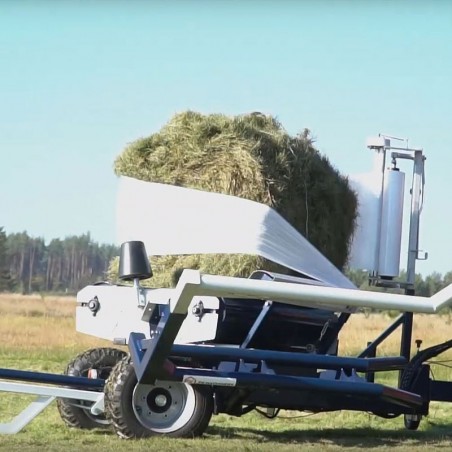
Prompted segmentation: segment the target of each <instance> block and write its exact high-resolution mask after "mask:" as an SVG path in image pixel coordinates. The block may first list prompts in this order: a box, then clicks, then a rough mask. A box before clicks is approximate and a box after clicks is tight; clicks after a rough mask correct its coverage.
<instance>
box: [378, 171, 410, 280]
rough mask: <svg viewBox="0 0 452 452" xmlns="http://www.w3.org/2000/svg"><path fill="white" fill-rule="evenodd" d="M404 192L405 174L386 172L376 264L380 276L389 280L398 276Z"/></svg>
mask: <svg viewBox="0 0 452 452" xmlns="http://www.w3.org/2000/svg"><path fill="white" fill-rule="evenodd" d="M404 191H405V173H403V172H401V171H398V170H389V171H386V172H385V177H384V188H383V206H382V214H381V231H380V252H379V264H378V274H379V275H380V276H386V277H391V278H392V277H396V276H399V271H400V248H401V243H402V221H403V197H404Z"/></svg>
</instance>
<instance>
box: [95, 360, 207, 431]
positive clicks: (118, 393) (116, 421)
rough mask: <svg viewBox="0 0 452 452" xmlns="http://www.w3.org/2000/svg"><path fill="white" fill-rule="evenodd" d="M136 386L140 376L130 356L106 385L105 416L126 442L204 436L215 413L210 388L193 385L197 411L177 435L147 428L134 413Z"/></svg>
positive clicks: (111, 375) (119, 365)
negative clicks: (162, 437)
mask: <svg viewBox="0 0 452 452" xmlns="http://www.w3.org/2000/svg"><path fill="white" fill-rule="evenodd" d="M136 384H137V377H136V374H135V370H134V368H133V364H132V359H131V357H130V356H127V357H125V358H124V359H122V360H121V361H120V362H119V363H118V364H117V365H116V367H115V368H114V369H113V370H112V372H111V374H110V376H109V378H108V380H107V382H106V383H105V388H104V391H105V400H104V403H105V413H106V416H107V419H109V420H110V422H111V424H112V425H113V428H114V430H115V431H116V433H117V435H118V436H119V437H121V438H124V439H132V438H147V437H150V436H168V437H173V438H194V437H198V436H201V435H202V434H203V433H204V431H205V430H206V428H207V426H208V425H209V422H210V418H211V417H212V413H213V396H212V391H211V389H210V388H209V387H207V386H199V385H197V386H196V385H194V386H193V390H194V393H195V410H194V413H193V415H192V417H191V418H190V420H189V421H188V422H187V423H186V424H185V425H184V426H182V427H181V428H180V429H178V430H175V431H173V432H168V433H159V432H155V431H153V430H150V429H148V428H146V427H144V426H143V425H142V424H141V423H140V422H139V420H138V419H137V417H136V415H135V413H134V411H133V407H132V400H133V391H134V389H135V386H136Z"/></svg>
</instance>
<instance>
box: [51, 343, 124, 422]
mask: <svg viewBox="0 0 452 452" xmlns="http://www.w3.org/2000/svg"><path fill="white" fill-rule="evenodd" d="M126 355H127V353H126V352H124V351H122V350H118V349H116V348H94V349H92V350H88V351H86V352H84V353H82V354H80V355H78V356H77V357H76V358H75V359H74V360H73V361H72V362H71V363H69V364H68V366H67V368H66V370H65V374H66V375H71V376H74V377H88V374H89V373H92V372H93V371H94V372H95V374H96V378H102V379H104V380H106V379H107V378H108V376H109V375H110V372H111V370H112V369H113V367H114V366H115V365H116V364H117V363H118V362H119V361H120V360H121V359H122V358H124V356H126ZM57 406H58V411H59V413H60V416H61V419H62V420H63V421H64V423H65V424H66V425H67V426H68V427H72V428H80V429H93V428H105V427H108V426H109V425H110V422H109V421H108V420H107V419H106V417H105V415H103V414H100V415H94V414H92V413H91V411H90V408H91V406H92V402H86V401H83V400H73V399H58V400H57Z"/></svg>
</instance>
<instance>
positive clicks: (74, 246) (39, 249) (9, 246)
mask: <svg viewBox="0 0 452 452" xmlns="http://www.w3.org/2000/svg"><path fill="white" fill-rule="evenodd" d="M118 254H119V250H118V247H116V246H113V245H104V244H101V245H100V244H98V243H96V242H93V240H92V239H91V237H90V234H89V233H87V234H83V235H80V236H70V237H66V238H65V239H53V240H51V241H50V242H49V244H48V245H46V243H45V241H44V239H43V238H41V237H38V238H35V237H30V236H29V235H28V234H27V233H26V232H19V233H12V234H6V233H5V231H4V229H3V227H0V291H12V292H21V293H24V294H25V293H32V292H68V293H75V292H76V291H78V290H79V289H81V288H82V287H83V286H85V285H87V284H90V283H93V282H95V281H99V280H104V279H106V272H107V269H108V265H109V263H110V260H111V259H112V258H113V257H114V256H117V255H118Z"/></svg>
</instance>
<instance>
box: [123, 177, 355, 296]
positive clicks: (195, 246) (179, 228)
mask: <svg viewBox="0 0 452 452" xmlns="http://www.w3.org/2000/svg"><path fill="white" fill-rule="evenodd" d="M116 224H117V241H118V243H122V242H126V241H129V240H141V241H143V242H144V244H145V246H146V251H147V253H148V254H149V255H171V254H209V253H218V254H235V253H239V254H255V255H259V256H262V257H265V258H267V259H270V260H272V261H273V262H276V263H278V264H281V265H283V266H285V267H287V268H291V269H293V270H295V271H298V272H301V273H304V274H306V275H308V276H311V277H313V278H316V279H318V280H320V281H323V282H325V283H327V284H330V285H333V286H337V287H343V288H354V287H355V286H354V285H353V283H352V282H351V281H350V280H349V279H348V278H347V277H345V276H344V275H343V274H342V273H341V272H340V271H339V270H338V269H337V268H336V267H335V266H334V265H333V264H332V263H331V262H330V261H329V260H328V259H327V258H326V257H325V256H323V255H322V254H321V253H320V252H319V251H318V250H317V249H316V248H315V247H314V246H313V245H311V244H310V243H309V242H308V241H307V240H306V239H305V238H304V237H303V236H302V235H301V234H300V233H299V232H298V231H297V230H296V229H295V228H293V227H292V226H291V225H290V224H289V223H288V222H287V221H286V220H284V219H283V218H282V217H281V216H280V215H279V214H278V213H277V212H275V211H274V210H273V209H271V208H270V207H268V206H265V205H263V204H259V203H257V202H254V201H249V200H246V199H242V198H237V197H234V196H228V195H222V194H218V193H210V192H205V191H200V190H193V189H188V188H182V187H175V186H172V185H166V184H158V183H151V182H143V181H139V180H136V179H132V178H129V177H121V178H120V181H119V192H118V200H117V220H116Z"/></svg>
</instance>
